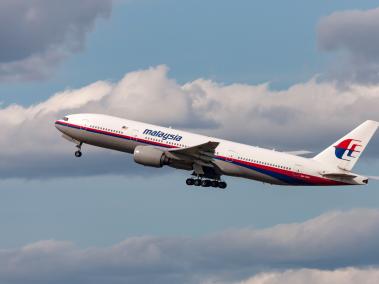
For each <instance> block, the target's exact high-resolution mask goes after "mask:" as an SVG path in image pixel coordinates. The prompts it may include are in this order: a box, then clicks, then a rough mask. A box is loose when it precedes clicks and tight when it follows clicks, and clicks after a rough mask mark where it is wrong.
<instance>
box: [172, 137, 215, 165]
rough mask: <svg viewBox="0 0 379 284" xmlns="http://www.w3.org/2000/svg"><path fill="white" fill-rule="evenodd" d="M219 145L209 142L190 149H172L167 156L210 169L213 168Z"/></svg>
mask: <svg viewBox="0 0 379 284" xmlns="http://www.w3.org/2000/svg"><path fill="white" fill-rule="evenodd" d="M219 144H220V143H219V142H213V141H209V142H207V143H203V144H199V145H196V146H192V147H188V148H178V149H170V150H167V151H166V154H167V155H168V156H169V157H171V158H175V159H178V160H187V161H193V162H195V163H197V164H199V165H202V166H207V167H210V166H213V164H212V163H211V162H212V160H213V158H214V157H215V150H216V148H217V146H218V145H219Z"/></svg>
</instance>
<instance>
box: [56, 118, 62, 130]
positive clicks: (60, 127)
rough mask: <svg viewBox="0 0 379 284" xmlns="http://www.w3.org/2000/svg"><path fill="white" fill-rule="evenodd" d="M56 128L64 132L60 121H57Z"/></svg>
mask: <svg viewBox="0 0 379 284" xmlns="http://www.w3.org/2000/svg"><path fill="white" fill-rule="evenodd" d="M55 128H56V129H58V130H59V131H60V132H62V129H63V126H62V124H61V122H60V120H57V121H55Z"/></svg>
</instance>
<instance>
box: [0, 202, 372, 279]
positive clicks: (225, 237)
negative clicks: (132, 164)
mask: <svg viewBox="0 0 379 284" xmlns="http://www.w3.org/2000/svg"><path fill="white" fill-rule="evenodd" d="M378 237H379V211H378V210H368V209H366V210H363V209H360V210H352V211H348V212H332V213H327V214H324V215H321V216H319V217H317V218H314V219H311V220H308V221H306V222H304V223H298V224H282V225H279V226H275V227H272V228H268V229H248V228H247V229H241V230H229V231H226V232H221V233H216V234H213V235H209V236H206V237H202V238H190V237H148V236H141V237H133V238H129V239H127V240H125V241H123V242H121V243H119V244H116V245H113V246H111V247H102V248H98V247H91V248H78V247H76V246H75V245H74V244H72V243H70V242H66V241H53V240H48V241H40V242H36V243H32V244H29V245H26V246H24V247H21V248H16V249H3V250H0V283H12V284H13V283H14V284H18V283H25V282H28V283H40V284H41V283H67V281H69V282H70V283H73V284H75V283H81V284H86V283H108V284H114V283H235V282H238V281H241V280H242V279H246V278H247V276H246V275H252V276H253V277H252V278H251V279H249V280H246V281H245V282H242V283H253V284H256V283H262V284H263V283H264V284H266V283H267V284H271V283H291V284H293V283H326V282H321V280H323V279H330V280H336V281H337V280H338V279H341V281H342V280H346V281H347V282H344V283H354V282H348V280H349V279H356V280H367V281H369V279H373V278H372V277H374V276H375V275H377V273H378V271H377V270H372V271H371V270H363V269H364V267H367V266H375V265H378V263H379V254H378V252H379V245H378V242H377V239H378ZM344 267H356V269H353V268H349V269H344ZM332 269H337V270H335V271H323V270H332ZM274 270H275V271H284V272H272V271H274ZM364 271H367V275H366V276H367V277H364V276H365V275H364V273H363V272H364ZM257 273H263V274H257ZM296 279H298V280H296ZM299 279H300V280H299ZM302 279H310V281H311V280H312V279H314V281H316V280H320V282H317V281H316V282H310V281H303V282H301V280H302ZM280 280H283V281H282V282H280ZM287 280H288V281H287ZM290 280H291V281H292V280H293V281H292V282H291V281H290ZM264 281H266V282H264ZM270 281H271V282H270ZM286 281H287V282H286ZM296 281H298V282H296ZM325 281H326V280H325ZM329 283H342V282H335V281H330V282H329ZM355 283H370V282H365V281H360V282H355Z"/></svg>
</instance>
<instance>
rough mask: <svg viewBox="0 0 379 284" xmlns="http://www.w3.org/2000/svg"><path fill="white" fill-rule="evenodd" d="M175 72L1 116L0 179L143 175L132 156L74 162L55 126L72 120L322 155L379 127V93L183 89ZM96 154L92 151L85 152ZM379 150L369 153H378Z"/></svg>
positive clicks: (100, 85)
mask: <svg viewBox="0 0 379 284" xmlns="http://www.w3.org/2000/svg"><path fill="white" fill-rule="evenodd" d="M167 71H168V69H167V67H166V66H158V67H155V68H149V69H147V70H140V71H135V72H131V73H128V74H126V75H125V77H124V78H122V79H121V80H120V81H119V82H115V83H111V82H104V81H99V82H95V83H93V84H90V85H88V86H85V87H83V88H81V89H76V90H66V91H63V92H61V93H57V94H55V95H54V96H52V97H51V98H50V99H48V100H46V101H44V102H42V103H40V104H37V105H32V106H29V107H23V106H20V105H10V106H7V107H4V108H0V127H1V129H2V135H1V137H0V176H1V177H41V176H56V175H62V174H65V175H86V174H98V173H108V172H112V173H120V172H123V173H125V172H129V171H130V170H132V171H135V170H137V171H138V170H139V169H140V168H139V167H138V166H132V167H129V168H128V170H127V171H126V170H124V169H125V168H126V163H129V162H125V161H126V159H125V154H119V155H110V154H109V153H110V151H94V152H93V153H90V154H88V155H86V153H85V155H84V157H83V159H80V160H81V161H78V159H76V160H74V158H73V157H72V156H73V155H72V152H73V150H74V147H73V146H74V145H71V144H69V143H68V142H67V141H66V140H64V139H61V137H60V135H59V133H58V132H57V131H56V129H55V128H54V125H53V123H54V121H55V120H56V119H57V118H60V117H62V116H63V115H65V114H70V113H81V112H94V113H105V114H110V115H115V116H120V117H125V118H129V119H135V120H140V121H145V122H150V123H156V124H161V125H166V126H169V125H171V126H173V127H178V128H182V129H184V128H185V129H189V130H191V131H195V132H199V133H204V134H206V135H210V136H217V137H222V138H229V139H231V140H236V141H240V142H245V143H248V144H252V145H260V146H267V147H275V148H278V147H279V149H283V150H287V149H290V148H295V149H296V148H298V149H309V150H316V151H317V150H318V149H322V148H323V147H325V146H327V145H329V144H331V143H332V142H334V141H335V140H336V139H337V138H339V137H340V136H342V135H344V134H345V132H346V131H349V130H351V129H352V128H353V127H355V126H357V125H358V124H360V123H362V122H363V121H364V120H366V119H375V120H379V113H378V111H377V110H378V107H379V85H374V86H362V85H357V84H352V85H351V86H349V88H347V89H339V88H338V86H337V85H336V84H334V83H333V82H318V81H317V80H316V79H312V80H310V81H308V82H305V83H300V84H296V85H293V86H291V87H290V88H289V89H287V90H282V91H275V90H272V89H270V87H269V85H267V84H261V85H243V84H231V85H223V84H220V83H217V82H213V81H211V80H205V79H198V80H195V81H193V82H188V83H185V84H183V85H181V84H178V83H177V82H176V81H175V80H173V79H171V78H168V76H167ZM70 147H71V148H70ZM89 148H90V147H88V146H87V147H86V146H85V147H84V152H86V151H88V149H89ZM376 148H377V147H376ZM70 149H71V150H70ZM373 149H374V148H371V149H370V146H369V151H371V152H372V153H374V151H375V149H374V150H373ZM376 151H377V150H376ZM375 154H376V156H377V155H378V152H376V153H375ZM99 155H107V158H106V159H107V160H108V161H109V162H110V163H108V164H107V166H106V167H105V166H104V167H102V166H101V165H99V163H96V161H98V159H99ZM111 161H112V162H111ZM128 161H130V159H129V160H128ZM109 164H111V166H109Z"/></svg>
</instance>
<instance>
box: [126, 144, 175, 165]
mask: <svg viewBox="0 0 379 284" xmlns="http://www.w3.org/2000/svg"><path fill="white" fill-rule="evenodd" d="M133 156H134V161H135V162H136V163H138V164H141V165H144V166H148V167H155V168H161V167H163V166H164V165H168V164H169V162H170V160H169V158H167V157H166V156H165V154H164V151H162V150H160V149H158V148H155V147H152V146H137V147H136V148H135V149H134V154H133Z"/></svg>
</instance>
